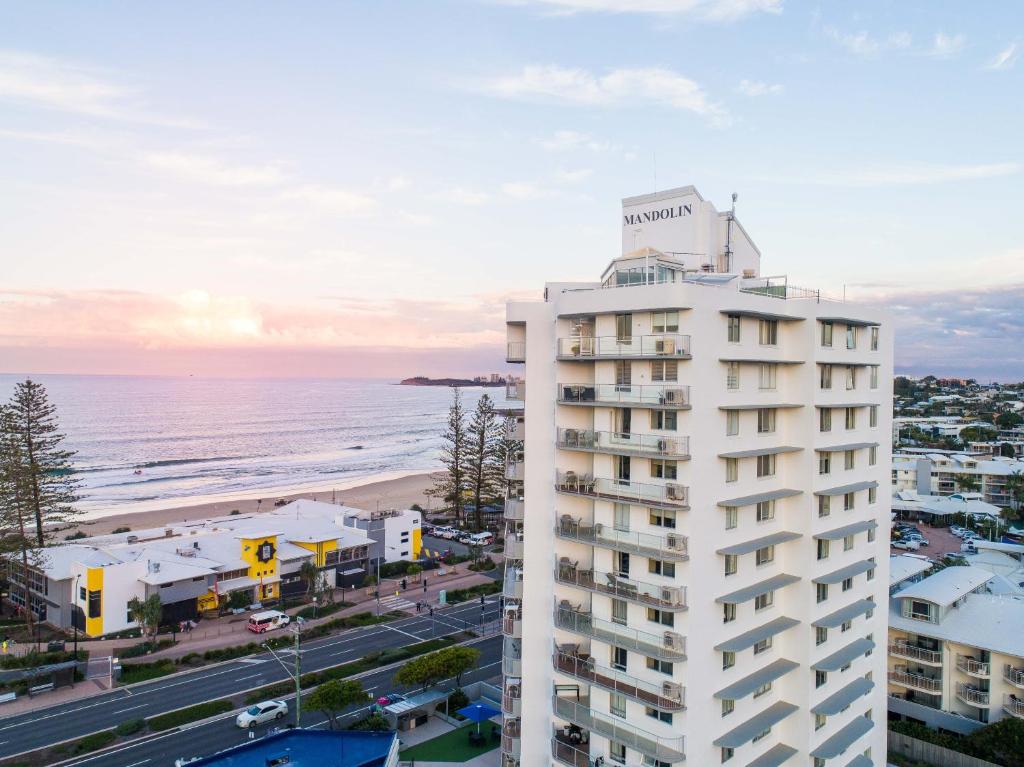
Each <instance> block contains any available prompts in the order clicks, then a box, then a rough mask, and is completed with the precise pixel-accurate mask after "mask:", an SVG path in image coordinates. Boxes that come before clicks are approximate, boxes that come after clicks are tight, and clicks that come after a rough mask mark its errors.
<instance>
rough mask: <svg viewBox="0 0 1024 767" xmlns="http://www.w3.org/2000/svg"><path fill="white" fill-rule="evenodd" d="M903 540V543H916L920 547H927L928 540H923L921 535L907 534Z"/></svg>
mask: <svg viewBox="0 0 1024 767" xmlns="http://www.w3.org/2000/svg"><path fill="white" fill-rule="evenodd" d="M903 540H905V541H917V542H918V543H919V544H921V545H922V546H927V545H928V539H927V538H925V537H924V536H923V535H921V533H907V534H906V535H904V536H903Z"/></svg>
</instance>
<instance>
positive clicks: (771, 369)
mask: <svg viewBox="0 0 1024 767" xmlns="http://www.w3.org/2000/svg"><path fill="white" fill-rule="evenodd" d="M778 367H779V366H778V365H776V364H775V363H774V362H762V363H761V365H760V368H761V377H760V382H759V384H758V385H759V387H760V388H761V390H762V391H769V390H774V389H775V374H776V370H777V368H778Z"/></svg>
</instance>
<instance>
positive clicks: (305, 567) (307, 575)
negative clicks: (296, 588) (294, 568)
mask: <svg viewBox="0 0 1024 767" xmlns="http://www.w3.org/2000/svg"><path fill="white" fill-rule="evenodd" d="M299 577H300V578H302V580H304V581H305V582H306V596H308V597H311V596H313V595H314V594H316V593H318V592H319V591H320V571H319V570H317V569H316V565H314V564H313V563H312V562H310V561H309V560H308V559H307V560H306V561H305V562H303V563H302V567H300V568H299Z"/></svg>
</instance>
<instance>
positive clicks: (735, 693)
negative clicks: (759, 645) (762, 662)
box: [715, 658, 800, 700]
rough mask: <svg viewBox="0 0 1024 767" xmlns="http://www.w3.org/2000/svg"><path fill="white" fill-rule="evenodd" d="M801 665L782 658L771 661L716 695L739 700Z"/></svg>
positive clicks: (719, 697) (720, 697)
mask: <svg viewBox="0 0 1024 767" xmlns="http://www.w3.org/2000/svg"><path fill="white" fill-rule="evenodd" d="M799 666H800V664H799V663H797V662H795V661H791V660H786V659H785V658H780V659H779V660H777V661H775V662H774V663H770V664H768V665H767V666H765V667H764V668H762V669H759V670H758V671H755V672H754V673H753V674H749V675H747V676H745V677H743V678H742V679H740V680H739V681H737V682H734V683H733V684H731V685H729V686H728V687H723V688H722V689H721V690H719V691H718V692H716V693H715V697H716V698H718V699H720V700H739V699H740V698H745V697H746V696H747V695H750V693H752V692H753V691H754V690H756V689H757V688H758V687H761V686H762V685H765V684H768V682H772V681H774V680H776V679H778V678H779V677H781V676H784V675H786V674H788V673H789V672H790V671H792V670H793V669H795V668H798V667H799Z"/></svg>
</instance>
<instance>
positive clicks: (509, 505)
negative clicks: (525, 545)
mask: <svg viewBox="0 0 1024 767" xmlns="http://www.w3.org/2000/svg"><path fill="white" fill-rule="evenodd" d="M525 513H526V508H525V505H524V504H523V501H522V499H520V498H506V499H505V519H512V520H516V521H519V522H521V521H522V520H523V516H524V514H525Z"/></svg>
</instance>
